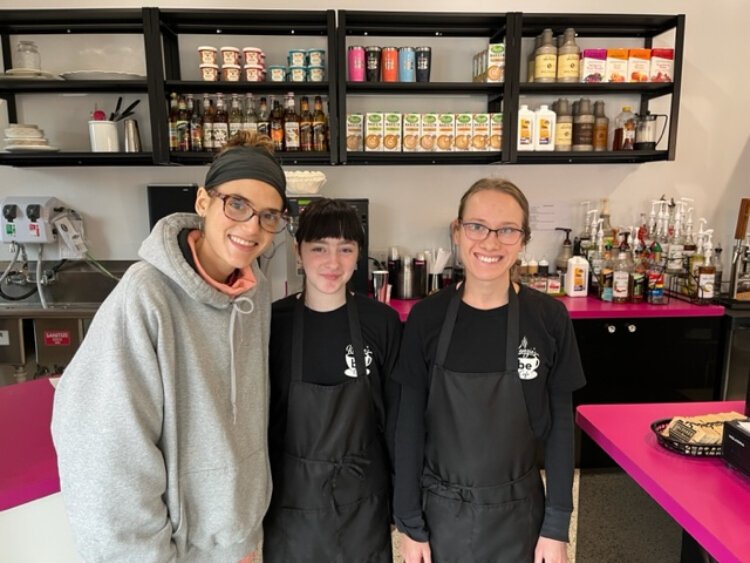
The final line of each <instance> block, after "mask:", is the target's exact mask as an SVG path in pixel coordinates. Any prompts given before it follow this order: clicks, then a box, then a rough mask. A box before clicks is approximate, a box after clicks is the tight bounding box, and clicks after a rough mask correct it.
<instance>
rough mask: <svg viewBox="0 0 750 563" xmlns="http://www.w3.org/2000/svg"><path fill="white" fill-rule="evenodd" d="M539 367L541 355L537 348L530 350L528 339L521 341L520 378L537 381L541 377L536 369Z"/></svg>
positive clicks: (524, 338) (519, 354)
mask: <svg viewBox="0 0 750 563" xmlns="http://www.w3.org/2000/svg"><path fill="white" fill-rule="evenodd" d="M538 367H539V353H538V352H537V351H536V349H535V348H529V341H528V340H526V337H525V336H524V337H523V340H521V345H520V346H519V347H518V377H520V378H521V379H525V380H527V379H536V377H537V376H538V375H539V374H538V373H537V372H536V369H537V368H538Z"/></svg>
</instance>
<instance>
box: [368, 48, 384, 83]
mask: <svg viewBox="0 0 750 563" xmlns="http://www.w3.org/2000/svg"><path fill="white" fill-rule="evenodd" d="M381 50H382V49H381V48H380V47H376V46H370V47H365V53H366V59H367V82H379V81H380V52H381Z"/></svg>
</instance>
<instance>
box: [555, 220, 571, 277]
mask: <svg viewBox="0 0 750 563" xmlns="http://www.w3.org/2000/svg"><path fill="white" fill-rule="evenodd" d="M555 230H556V231H563V232H565V240H564V241H563V243H562V248H560V253H559V254H558V255H557V258H555V268H556V269H557V271H558V272H560V273H561V274H563V275H565V273H566V272H567V271H568V260H570V259H571V258H572V257H573V245H572V244H571V242H570V232H571V231H572V230H573V229H568V228H566V227H557V228H555Z"/></svg>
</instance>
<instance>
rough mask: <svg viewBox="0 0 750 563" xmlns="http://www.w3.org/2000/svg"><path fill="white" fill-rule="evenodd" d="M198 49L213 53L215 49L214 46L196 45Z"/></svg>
mask: <svg viewBox="0 0 750 563" xmlns="http://www.w3.org/2000/svg"><path fill="white" fill-rule="evenodd" d="M198 50H199V51H213V52H214V53H215V52H216V51H217V49H216V47H209V46H208V45H204V46H203V47H198Z"/></svg>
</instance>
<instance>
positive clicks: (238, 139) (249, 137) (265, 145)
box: [219, 130, 273, 156]
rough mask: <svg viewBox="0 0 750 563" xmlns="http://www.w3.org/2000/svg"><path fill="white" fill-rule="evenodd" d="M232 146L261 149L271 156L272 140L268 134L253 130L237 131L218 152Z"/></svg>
mask: <svg viewBox="0 0 750 563" xmlns="http://www.w3.org/2000/svg"><path fill="white" fill-rule="evenodd" d="M234 147H250V148H253V149H262V150H264V151H266V152H267V153H268V154H270V155H271V156H273V141H272V140H271V137H269V136H268V135H263V134H262V133H256V132H255V131H244V130H240V131H237V132H236V133H235V134H234V135H232V136H231V137H230V139H229V140H228V141H227V144H226V145H224V147H223V148H222V149H221V151H220V152H219V154H221V153H223V152H225V151H228V150H229V149H233V148H234Z"/></svg>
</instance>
